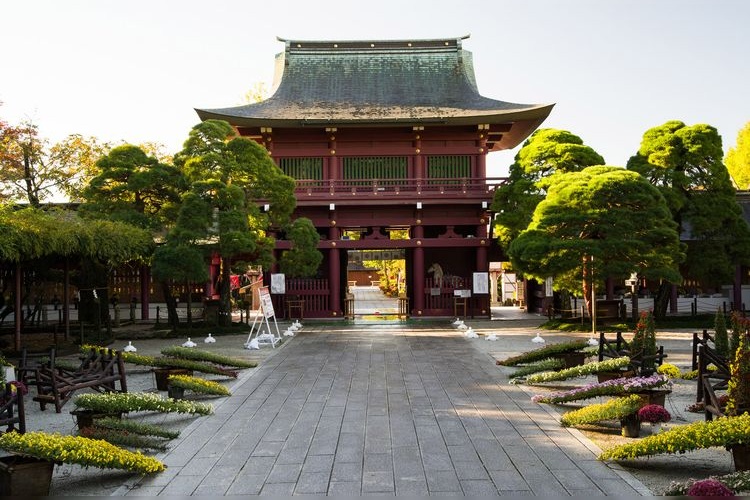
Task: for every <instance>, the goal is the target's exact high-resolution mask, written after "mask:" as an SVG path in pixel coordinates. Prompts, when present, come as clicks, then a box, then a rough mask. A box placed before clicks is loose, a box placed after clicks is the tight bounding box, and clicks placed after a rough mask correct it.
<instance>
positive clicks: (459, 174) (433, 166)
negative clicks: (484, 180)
mask: <svg viewBox="0 0 750 500" xmlns="http://www.w3.org/2000/svg"><path fill="white" fill-rule="evenodd" d="M427 177H428V178H430V179H436V178H441V179H461V178H468V177H471V158H470V157H469V156H429V157H428V158H427Z"/></svg>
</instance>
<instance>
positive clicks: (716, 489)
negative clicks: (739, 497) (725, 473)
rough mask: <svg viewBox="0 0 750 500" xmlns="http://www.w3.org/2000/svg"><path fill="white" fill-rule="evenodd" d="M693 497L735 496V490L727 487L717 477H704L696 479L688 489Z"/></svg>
mask: <svg viewBox="0 0 750 500" xmlns="http://www.w3.org/2000/svg"><path fill="white" fill-rule="evenodd" d="M687 494H688V496H691V497H733V496H734V492H733V491H732V490H730V489H729V488H727V486H726V485H725V484H724V483H722V482H721V481H717V480H716V479H703V480H701V481H696V482H694V483H693V485H692V486H691V487H690V489H689V490H688V491H687Z"/></svg>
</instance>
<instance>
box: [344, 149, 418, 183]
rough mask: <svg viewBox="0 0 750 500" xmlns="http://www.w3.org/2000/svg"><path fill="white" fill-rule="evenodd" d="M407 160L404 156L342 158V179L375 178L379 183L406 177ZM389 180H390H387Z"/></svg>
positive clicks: (391, 181) (368, 179)
mask: <svg viewBox="0 0 750 500" xmlns="http://www.w3.org/2000/svg"><path fill="white" fill-rule="evenodd" d="M407 174H408V160H407V158H406V157H405V156H366V157H345V158H344V179H346V180H359V179H362V180H367V181H371V180H377V181H378V182H380V183H381V184H392V183H393V181H397V180H403V179H406V177H407ZM389 181H390V182H389Z"/></svg>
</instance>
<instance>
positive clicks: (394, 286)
mask: <svg viewBox="0 0 750 500" xmlns="http://www.w3.org/2000/svg"><path fill="white" fill-rule="evenodd" d="M346 279H347V294H346V300H347V315H348V316H349V317H350V319H365V320H380V321H382V320H394V319H399V318H400V317H402V316H403V315H400V314H399V306H400V304H399V297H402V299H401V300H404V299H403V297H405V296H406V259H405V252H404V249H399V248H395V249H380V250H349V251H348V255H347V268H346Z"/></svg>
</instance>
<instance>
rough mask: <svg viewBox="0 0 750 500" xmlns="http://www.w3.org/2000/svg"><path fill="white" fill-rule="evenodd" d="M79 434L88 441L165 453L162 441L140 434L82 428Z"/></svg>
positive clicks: (117, 430)
mask: <svg viewBox="0 0 750 500" xmlns="http://www.w3.org/2000/svg"><path fill="white" fill-rule="evenodd" d="M78 432H79V434H80V435H81V436H83V437H86V438H89V439H102V440H104V441H106V442H108V443H112V444H114V445H117V446H125V447H127V448H135V449H151V450H157V451H166V450H167V445H166V443H165V442H164V440H162V439H156V438H153V437H149V436H143V435H140V434H131V433H129V432H127V431H123V430H119V429H103V428H100V427H84V428H83V429H81V430H80V431H78Z"/></svg>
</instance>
